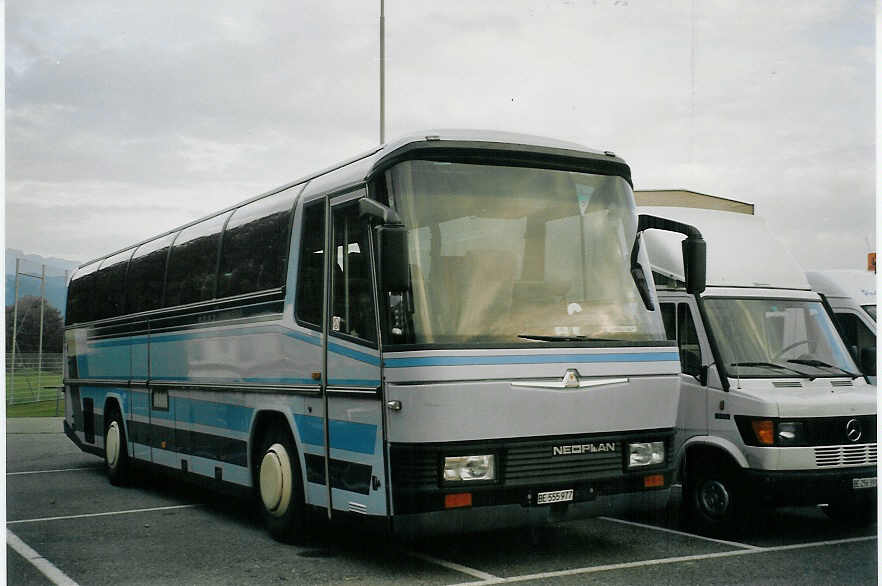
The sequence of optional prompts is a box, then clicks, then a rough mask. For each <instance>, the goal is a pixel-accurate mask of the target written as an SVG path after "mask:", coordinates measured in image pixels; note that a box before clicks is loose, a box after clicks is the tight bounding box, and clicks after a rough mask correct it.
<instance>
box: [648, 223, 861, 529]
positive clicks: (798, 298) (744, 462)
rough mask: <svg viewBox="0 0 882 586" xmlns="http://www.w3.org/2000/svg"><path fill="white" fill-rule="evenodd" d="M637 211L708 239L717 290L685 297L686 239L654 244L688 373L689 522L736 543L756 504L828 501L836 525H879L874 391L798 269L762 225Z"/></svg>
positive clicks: (669, 320)
mask: <svg viewBox="0 0 882 586" xmlns="http://www.w3.org/2000/svg"><path fill="white" fill-rule="evenodd" d="M638 209H639V210H640V212H641V213H643V212H646V213H654V214H660V215H665V216H667V217H670V218H673V219H677V220H680V221H682V222H687V223H689V224H691V225H693V226H695V227H696V228H698V229H699V230H700V231H701V233H702V235H703V237H704V238H705V240H706V242H707V273H706V279H707V281H706V283H707V289H706V290H705V291H704V293H703V294H700V295H696V294H690V293H689V292H687V291H686V290H685V289H684V285H683V278H684V277H683V265H682V262H681V260H680V259H679V258H678V256H677V254H676V253H677V251H678V250H679V246H680V243H679V242H673V241H671V240H670V239H669V238H666V235H665V234H664V233H648V234H647V235H646V246H647V248H648V252H649V258H650V263H651V265H652V271H653V276H654V278H655V285H656V288H657V293H658V298H659V304H660V306H661V312H662V317H663V319H664V323H665V329H666V331H667V332H668V337H669V338H671V339H676V340H677V343H678V345H679V350H680V360H681V361H682V368H683V374H682V379H683V380H682V386H681V390H680V410H679V419H678V425H677V438H676V441H675V453H676V457H677V461H678V462H679V463H680V464H679V468H678V470H679V477H680V478H681V480H682V482H683V504H684V512H685V513H686V518H687V519H688V520H689V521H690V522H691V523H692V524H693V525H694V526H695V527H696V528H697V529H699V530H702V531H707V532H718V533H724V532H727V531H731V530H739V529H743V528H744V527H743V526H742V525H741V521H745V520H747V519H750V518H751V517H753V516H754V515H753V513H754V511H753V508H754V507H757V506H762V505H787V504H790V505H814V504H827V505H828V506H827V507H826V509H825V510H826V511H827V513H828V514H829V515H830V516H831V517H834V518H839V519H847V520H850V521H852V522H855V521H857V522H870V521H873V520H875V502H876V393H875V387H874V386H872V385H870V384H869V383H868V381H867V380H865V378H864V377H863V376H861V375H860V373H859V370H858V367H857V365H856V364H855V363H854V361H853V360H852V358H851V356H850V355H849V353H848V349H847V348H846V346H845V344H844V343H843V342H842V339H841V338H840V336H839V334H838V333H837V330H836V327H835V325H834V322H833V316H832V314H831V313H830V311H829V308H828V307H826V306H825V304H824V302H823V300H822V298H821V297H820V296H819V295H818V294H817V293H815V292H813V291H812V290H811V287H810V286H809V283H808V281H807V280H806V278H805V274H804V272H803V271H802V269H801V268H800V266H799V265H798V264H797V262H796V261H795V260H794V259H793V257H792V256H791V255H790V253H789V252H788V251H787V250H786V249H785V248H784V247H783V246H782V245H781V244H780V243H779V242H778V241H777V240H776V239H775V238H774V237H773V236H772V235H771V234H770V233H769V231H768V229H767V228H766V226H765V223H764V222H763V220H762V219H761V218H758V217H756V216H752V215H746V214H741V213H733V212H723V211H713V210H706V209H689V208H674V207H640V208H638Z"/></svg>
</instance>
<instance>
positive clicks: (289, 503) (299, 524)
mask: <svg viewBox="0 0 882 586" xmlns="http://www.w3.org/2000/svg"><path fill="white" fill-rule="evenodd" d="M256 464H257V470H256V478H257V501H258V506H260V510H261V512H262V516H263V520H264V524H265V525H266V528H267V530H268V531H269V533H270V535H272V537H273V539H276V540H277V541H282V542H285V543H296V542H300V541H302V540H303V538H304V536H305V531H306V522H305V517H306V516H305V511H304V508H305V505H304V497H303V477H302V475H301V473H300V462H299V459H298V457H297V450H296V448H295V447H294V440H293V439H292V438H291V433H290V432H289V431H288V430H287V429H282V428H281V427H279V426H278V425H274V426H273V427H271V428H270V429H269V430H268V431H267V433H266V434H264V436H263V439H262V441H261V443H260V449H259V451H258V453H257V461H256Z"/></svg>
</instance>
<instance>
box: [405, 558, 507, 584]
mask: <svg viewBox="0 0 882 586" xmlns="http://www.w3.org/2000/svg"><path fill="white" fill-rule="evenodd" d="M406 553H407V555H409V556H411V557H415V558H417V559H420V560H423V561H426V562H431V563H433V564H437V565H439V566H442V567H444V568H447V569H448V570H455V571H457V572H462V573H463V574H468V575H469V576H474V577H475V578H480V579H481V580H482V581H481V582H477V584H483V583H491V584H492V583H495V582H496V581H499V580H502V579H503V578H500V577H499V576H494V575H493V574H488V573H487V572H482V571H480V570H476V569H474V568H470V567H468V566H464V565H462V564H457V563H456V562H448V561H447V560H442V559H439V558H436V557H433V556H430V555H426V554H424V553H419V552H416V551H408V552H406Z"/></svg>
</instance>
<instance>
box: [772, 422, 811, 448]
mask: <svg viewBox="0 0 882 586" xmlns="http://www.w3.org/2000/svg"><path fill="white" fill-rule="evenodd" d="M804 437H805V429H804V425H803V423H802V422H801V421H781V422H779V423H778V437H777V439H778V441H777V444H778V445H780V446H793V445H797V444H801V443H802V442H803V440H804Z"/></svg>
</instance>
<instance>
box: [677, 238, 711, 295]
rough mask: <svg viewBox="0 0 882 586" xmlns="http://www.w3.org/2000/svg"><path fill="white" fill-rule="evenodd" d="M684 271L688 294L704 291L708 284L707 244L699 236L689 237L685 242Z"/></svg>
mask: <svg viewBox="0 0 882 586" xmlns="http://www.w3.org/2000/svg"><path fill="white" fill-rule="evenodd" d="M682 246H683V270H684V271H685V273H686V292H687V293H690V294H695V293H701V292H702V291H704V289H705V287H706V282H707V244H706V243H705V241H704V239H703V238H701V236H699V237H698V238H695V237H693V236H689V237H687V238H686V240H684V241H683V245H682Z"/></svg>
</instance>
